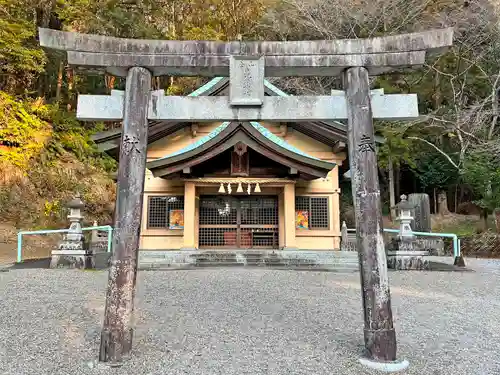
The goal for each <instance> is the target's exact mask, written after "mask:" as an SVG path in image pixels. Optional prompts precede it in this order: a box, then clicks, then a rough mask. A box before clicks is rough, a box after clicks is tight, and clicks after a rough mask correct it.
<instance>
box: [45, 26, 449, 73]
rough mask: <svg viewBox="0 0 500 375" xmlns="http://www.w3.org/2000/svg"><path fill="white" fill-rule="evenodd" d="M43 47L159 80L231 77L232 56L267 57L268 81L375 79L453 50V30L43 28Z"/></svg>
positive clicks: (77, 62)
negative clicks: (297, 34)
mask: <svg viewBox="0 0 500 375" xmlns="http://www.w3.org/2000/svg"><path fill="white" fill-rule="evenodd" d="M39 34H40V45H41V46H43V47H47V48H52V49H58V50H64V51H67V52H68V62H69V64H71V65H74V66H81V67H89V68H97V69H103V70H106V71H108V72H109V73H111V74H115V75H118V76H126V73H127V69H128V68H130V67H132V66H142V67H145V68H148V69H149V70H150V71H151V73H152V74H153V75H155V76H161V75H185V76H193V75H201V76H229V65H230V63H229V60H230V56H263V57H264V59H265V75H266V76H268V77H269V76H274V77H280V76H294V75H300V76H304V75H307V76H333V75H338V74H340V73H341V72H342V71H343V70H345V69H346V68H348V67H354V66H364V67H366V68H367V69H368V71H369V73H370V74H371V75H378V74H383V73H387V72H390V71H394V70H400V69H404V68H409V67H414V66H420V65H422V64H423V63H424V62H425V58H426V52H431V53H432V52H438V51H441V50H442V49H444V48H447V47H449V46H451V45H452V42H453V29H452V28H446V29H436V30H430V31H424V32H417V33H410V34H400V35H390V36H384V37H376V38H369V39H338V40H317V41H284V42H283V41H249V42H247V41H244V42H240V41H231V42H216V41H171V40H141V39H125V38H116V37H110V36H102V35H92V34H80V33H73V32H64V31H57V30H51V29H44V28H40V29H39Z"/></svg>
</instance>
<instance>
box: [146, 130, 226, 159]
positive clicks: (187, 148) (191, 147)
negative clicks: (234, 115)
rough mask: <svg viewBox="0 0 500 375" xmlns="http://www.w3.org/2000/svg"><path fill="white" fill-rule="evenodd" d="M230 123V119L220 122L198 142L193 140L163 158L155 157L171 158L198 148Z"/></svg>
mask: <svg viewBox="0 0 500 375" xmlns="http://www.w3.org/2000/svg"><path fill="white" fill-rule="evenodd" d="M230 123H231V122H230V121H224V122H223V123H222V124H220V125H219V126H218V127H216V128H215V129H214V130H212V131H211V132H210V133H209V134H207V135H205V136H204V137H201V138H200V139H198V140H197V141H196V142H193V143H191V144H189V145H187V146H185V147H183V148H181V149H180V150H177V151H174V152H172V153H171V154H169V155H165V156H163V157H161V158H158V159H155V161H156V160H165V159H169V158H171V157H173V156H177V155H181V154H184V153H186V152H189V151H192V150H194V149H195V148H198V147H200V146H202V145H203V144H205V143H207V142H208V141H209V140H211V139H212V138H215V137H216V136H217V135H219V133H220V132H221V131H223V130H224V129H225V128H227V127H228V125H229V124H230Z"/></svg>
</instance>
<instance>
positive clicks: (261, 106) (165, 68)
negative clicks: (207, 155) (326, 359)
mask: <svg viewBox="0 0 500 375" xmlns="http://www.w3.org/2000/svg"><path fill="white" fill-rule="evenodd" d="M452 41H453V30H452V29H441V30H431V31H427V32H421V33H413V34H404V35H394V36H388V37H380V38H372V39H356V40H329V41H297V42H202V41H159V40H154V41H152V40H149V41H145V40H134V39H121V38H113V37H105V36H97V35H85V34H78V33H67V32H61V31H55V30H49V29H40V44H41V45H42V46H44V47H48V48H53V49H59V50H65V51H67V53H68V63H69V64H71V65H74V66H80V67H88V68H91V69H93V70H95V69H98V70H101V71H103V72H108V73H110V74H114V75H117V76H121V77H127V80H126V89H125V92H124V93H123V92H120V91H113V92H112V93H111V95H109V96H95V95H81V96H79V98H78V109H77V116H78V118H79V119H81V120H123V127H122V143H121V148H120V162H119V171H118V197H117V212H116V213H117V215H116V220H115V230H114V233H113V251H114V254H113V259H112V265H111V269H110V272H109V283H108V293H107V298H106V310H105V321H104V327H103V331H102V335H101V350H100V360H101V361H103V362H118V361H120V360H121V359H122V358H123V356H124V355H126V354H128V353H129V351H130V349H131V345H132V335H133V327H132V315H133V300H134V292H135V280H136V274H137V251H138V247H139V230H140V224H141V211H142V197H143V192H144V176H145V163H146V148H147V131H148V120H170V121H176V122H183V121H184V122H202V121H233V120H237V121H252V120H262V121H283V122H294V121H321V120H323V121H325V120H326V121H328V120H347V133H348V148H349V156H350V163H351V171H352V179H351V181H352V186H353V189H352V190H353V198H354V206H355V213H356V229H357V247H358V252H359V255H360V274H361V290H362V301H363V311H364V341H365V348H366V356H365V357H363V358H361V359H360V361H361V362H362V363H363V364H364V365H366V366H369V367H372V368H378V369H385V370H386V371H398V370H401V369H403V368H405V367H406V366H408V362H407V361H400V362H398V361H397V357H396V335H395V330H394V326H393V319H392V309H391V299H390V289H389V280H388V274H387V263H386V252H385V248H384V241H383V236H382V233H383V232H382V231H383V227H382V212H381V202H380V189H379V181H378V174H377V157H376V153H375V144H374V129H373V119H374V118H380V119H386V120H396V119H408V118H414V117H417V116H418V108H417V97H416V95H412V94H409V95H383V92H381V91H380V90H374V91H373V92H370V87H369V79H368V77H369V76H370V75H378V74H385V73H389V72H391V71H396V70H401V69H408V68H411V67H418V66H421V65H423V64H424V63H425V59H426V53H427V52H439V51H441V50H442V49H444V48H446V47H449V46H451V45H452ZM160 75H182V76H230V78H231V86H230V95H229V97H176V96H165V95H164V93H163V92H158V91H154V92H152V91H151V77H152V76H160ZM265 76H274V77H280V76H342V77H343V79H344V89H345V92H344V93H340V94H339V93H333V95H331V96H289V97H265V96H264V77H265Z"/></svg>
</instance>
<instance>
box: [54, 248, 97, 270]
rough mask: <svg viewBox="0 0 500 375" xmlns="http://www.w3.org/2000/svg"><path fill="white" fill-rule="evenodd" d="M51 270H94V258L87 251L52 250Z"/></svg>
mask: <svg viewBox="0 0 500 375" xmlns="http://www.w3.org/2000/svg"><path fill="white" fill-rule="evenodd" d="M50 268H80V269H89V268H94V257H93V256H92V255H89V254H87V251H86V250H52V257H51V259H50Z"/></svg>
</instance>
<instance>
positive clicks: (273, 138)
mask: <svg viewBox="0 0 500 375" xmlns="http://www.w3.org/2000/svg"><path fill="white" fill-rule="evenodd" d="M229 124H230V122H229V121H226V122H223V123H222V124H221V125H219V126H218V127H217V128H215V129H214V130H213V131H212V132H211V133H210V134H208V135H206V136H204V137H201V138H200V139H198V140H197V141H196V142H193V143H191V144H190V145H188V146H186V147H183V148H182V149H180V150H178V151H175V152H173V153H171V154H169V155H166V156H164V157H162V158H159V159H156V160H164V159H169V158H171V157H174V156H177V155H181V154H184V153H186V152H189V151H192V150H194V149H197V148H198V147H201V146H202V145H203V144H205V143H207V142H208V141H210V140H211V139H213V138H215V137H217V136H218V135H219V134H220V133H221V132H222V131H223V130H224V129H225V128H227V127H228V125H229ZM250 124H251V125H252V126H253V127H254V128H255V129H256V130H258V131H259V133H260V134H262V135H263V136H264V137H266V138H267V139H268V140H270V141H271V142H273V143H274V144H276V145H277V146H279V147H282V148H284V149H286V150H288V151H290V152H293V153H295V154H298V155H301V156H304V157H307V158H310V159H313V160H320V159H318V158H316V157H314V156H311V155H308V154H306V153H304V152H302V151H301V150H299V149H298V148H296V147H294V146H292V145H291V144H290V143H288V142H287V141H285V140H284V139H283V138H281V137H278V136H277V135H275V134H273V133H272V132H271V131H269V130H268V129H266V128H265V127H264V126H262V125H261V124H259V123H258V122H255V121H252V122H250Z"/></svg>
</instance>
